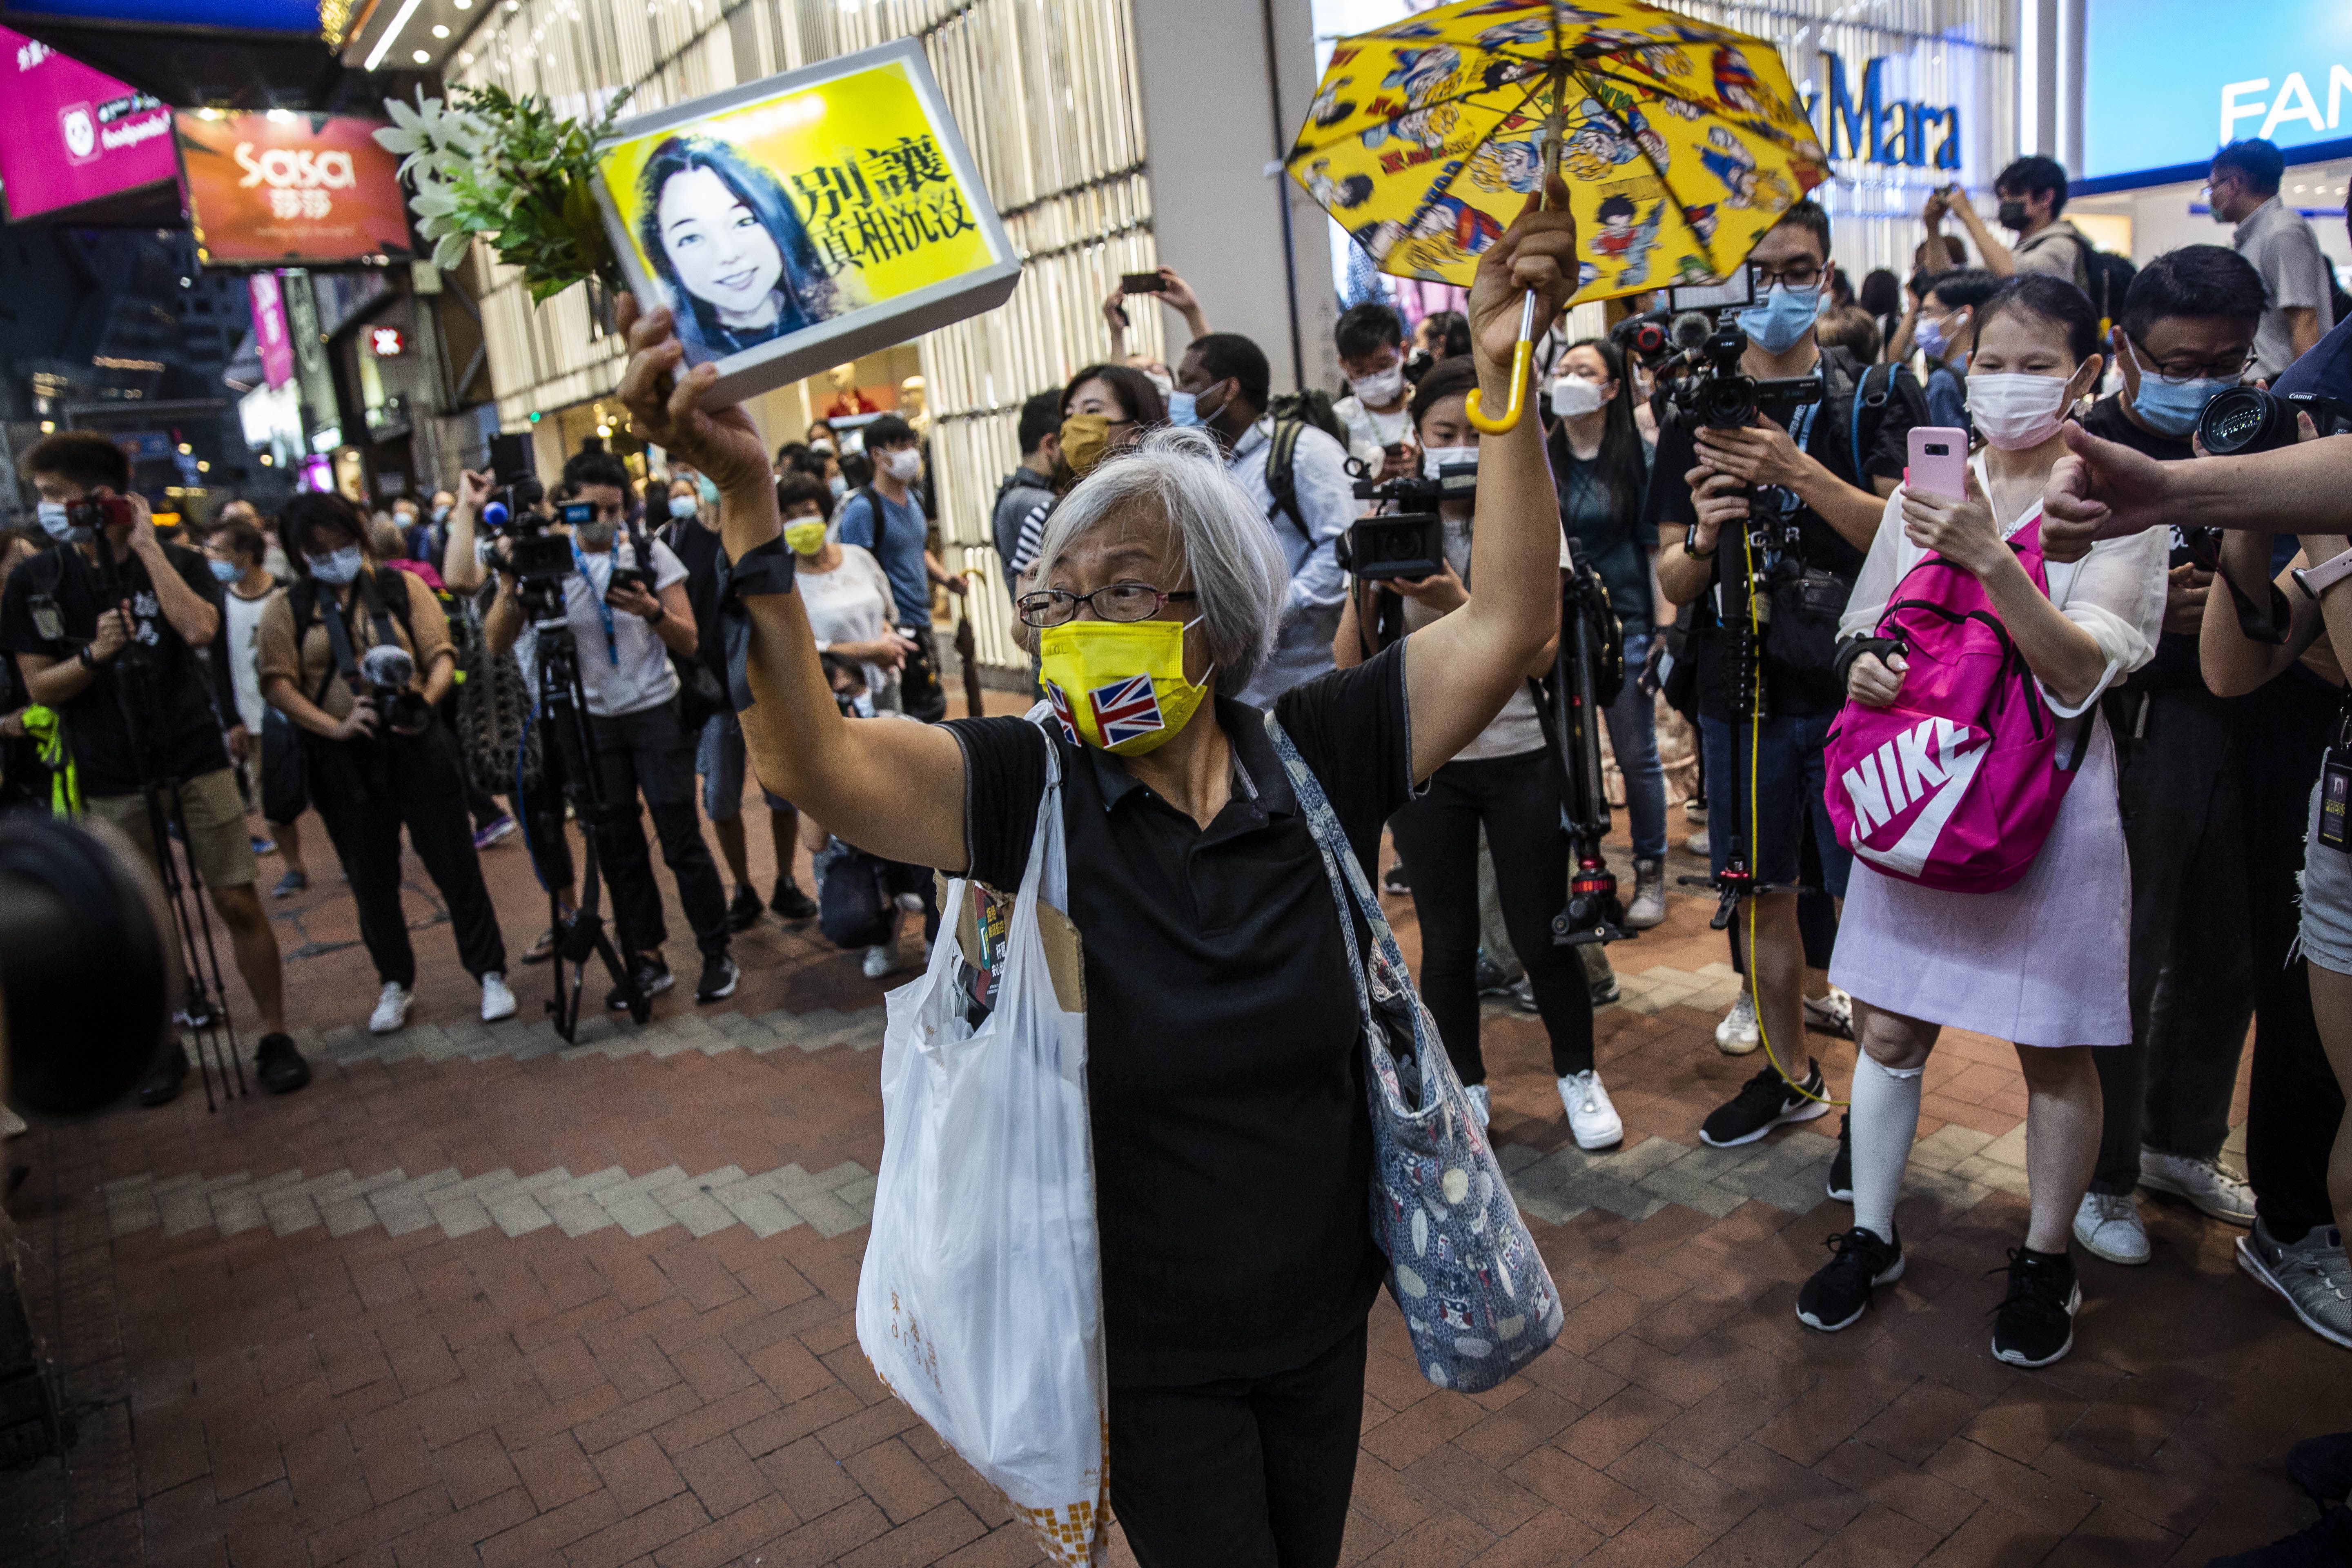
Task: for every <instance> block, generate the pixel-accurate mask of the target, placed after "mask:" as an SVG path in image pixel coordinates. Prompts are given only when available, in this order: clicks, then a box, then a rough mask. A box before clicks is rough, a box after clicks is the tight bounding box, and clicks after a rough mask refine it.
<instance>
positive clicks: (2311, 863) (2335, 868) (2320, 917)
mask: <svg viewBox="0 0 2352 1568" xmlns="http://www.w3.org/2000/svg"><path fill="white" fill-rule="evenodd" d="M2319 790H2320V786H2319V785H2318V784H2314V785H2312V786H2311V817H2310V821H2309V824H2308V827H2307V830H2306V831H2305V834H2304V838H2303V956H2304V957H2305V958H2307V959H2309V960H2310V961H2311V962H2312V963H2315V964H2317V965H2319V967H2320V968H2322V969H2326V970H2331V971H2333V972H2334V973H2337V974H2352V854H2347V853H2346V852H2345V851H2343V850H2341V849H2330V848H2329V847H2327V846H2326V845H2325V844H2322V843H2321V842H2320V841H2319Z"/></svg>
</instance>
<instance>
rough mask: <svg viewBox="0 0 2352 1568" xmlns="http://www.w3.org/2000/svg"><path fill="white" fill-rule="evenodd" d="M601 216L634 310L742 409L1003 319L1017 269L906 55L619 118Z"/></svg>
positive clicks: (882, 51) (886, 48)
mask: <svg viewBox="0 0 2352 1568" xmlns="http://www.w3.org/2000/svg"><path fill="white" fill-rule="evenodd" d="M596 172H597V176H598V177H597V187H596V195H597V199H598V201H599V202H600V203H601V204H602V205H603V206H604V221H605V224H606V226H608V227H609V228H610V230H611V232H612V237H613V249H614V253H615V254H616V255H617V256H618V257H619V258H620V261H621V268H622V270H623V271H624V272H625V274H626V275H627V277H628V279H629V286H630V288H631V289H632V290H633V291H634V292H635V295H636V297H637V300H638V302H639V303H640V304H642V305H643V306H645V307H646V308H647V309H652V308H654V307H656V306H662V305H666V306H667V307H669V309H670V310H671V312H672V314H673V315H674V316H675V317H676V318H677V333H678V339H679V341H680V342H683V343H684V344H685V345H686V357H687V363H689V364H701V363H706V362H716V363H717V364H718V366H719V380H718V382H717V384H715V385H714V386H713V388H712V390H711V392H710V394H709V399H708V401H709V402H710V403H711V404H713V405H719V404H727V403H734V402H739V401H740V400H741V399H743V398H745V397H748V396H751V395H753V394H756V393H760V392H764V391H766V390H768V389H769V388H771V387H774V386H781V385H782V384H785V383H786V382H790V381H796V380H798V379H799V378H801V377H802V376H804V375H807V374H811V373H813V372H814V371H818V370H821V369H824V367H826V366H828V365H835V364H840V363H843V362H844V361H846V360H851V359H855V358H856V357H857V356H858V355H859V354H862V353H870V352H871V351H873V350H875V349H878V348H883V347H887V345H889V344H891V343H897V342H905V341H906V340H907V339H908V338H911V337H914V336H917V335H918V334H919V333H922V332H927V331H931V330H932V329H934V328H936V327H941V326H945V325H947V324H948V323H949V322H950V321H961V320H962V319H963V318H964V317H967V316H972V315H977V314H979V313H980V312H981V311H982V310H992V309H994V308H995V307H996V306H998V305H1000V304H1003V302H1004V300H1005V299H1006V297H1007V296H1009V295H1010V294H1011V293H1012V292H1013V284H1014V283H1016V282H1017V281H1019V279H1020V276H1021V261H1020V258H1018V257H1017V256H1015V255H1014V254H1013V247H1012V243H1011V242H1010V241H1009V240H1007V239H1006V237H1005V235H1004V227H1003V224H1001V223H1000V222H999V221H998V220H997V216H996V209H995V207H994V206H993V205H991V204H990V202H989V199H988V192H987V189H986V187H985V186H983V185H982V184H981V181H980V175H979V174H978V172H977V171H976V170H975V169H974V168H973V167H972V163H971V155H970V153H967V152H966V151H965V149H964V144H963V138H962V136H961V134H959V133H958V132H957V130H956V124H955V121H954V119H953V118H952V117H951V116H950V114H949V113H948V110H947V106H946V104H945V103H944V102H943V101H942V100H941V99H940V90H939V84H938V83H937V82H936V81H935V80H934V79H932V76H931V71H930V66H929V63H928V62H927V61H926V60H925V59H924V58H923V51H922V47H921V46H920V45H919V44H918V43H917V42H915V41H914V40H912V39H902V40H900V41H898V42H896V43H891V44H885V45H883V46H881V47H877V48H871V49H866V50H862V51H860V52H859V53H856V54H854V55H844V56H841V57H840V58H835V59H830V60H826V61H824V62H823V63H822V64H819V65H814V66H810V67H807V68H803V69H801V70H796V71H787V72H785V73H784V74H782V75H781V76H772V77H769V78H767V79H764V80H761V81H756V82H750V83H747V84H745V85H743V86H740V87H734V88H730V89H727V90H726V91H724V92H717V93H712V94H710V95H709V96H708V97H704V98H698V99H695V100H691V101H689V102H687V103H681V104H677V105H675V106H673V107H671V108H668V109H665V110H658V111H657V112H655V113H651V114H646V115H641V116H638V117H637V118H635V119H632V120H627V121H622V122H621V123H619V124H617V125H615V126H614V128H613V131H612V133H611V134H610V135H609V136H608V137H606V138H605V140H604V142H601V143H600V144H599V145H598V147H597V150H596Z"/></svg>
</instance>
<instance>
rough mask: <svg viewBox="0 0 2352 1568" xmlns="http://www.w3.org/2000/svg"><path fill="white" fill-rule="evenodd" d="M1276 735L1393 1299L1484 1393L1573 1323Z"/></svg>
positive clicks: (1302, 774)
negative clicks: (1331, 926) (1318, 860)
mask: <svg viewBox="0 0 2352 1568" xmlns="http://www.w3.org/2000/svg"><path fill="white" fill-rule="evenodd" d="M1265 732H1266V735H1267V736H1268V738H1270V739H1271V740H1272V741H1273V742H1274V750H1275V754H1276V756H1279V757H1280V758H1281V759H1282V765H1283V769H1284V771H1285V772H1286V773H1289V775H1290V787H1291V789H1292V791H1293V792H1294V793H1295V794H1297V797H1298V803H1299V805H1301V806H1303V807H1304V808H1305V809H1306V813H1307V829H1308V831H1309V832H1311V833H1312V834H1313V835H1314V836H1315V847H1316V848H1317V849H1318V850H1320V851H1321V852H1322V855H1323V869H1324V872H1325V874H1326V875H1328V877H1329V878H1330V880H1331V897H1332V900H1333V901H1334V902H1335V903H1336V905H1337V906H1338V913H1339V925H1340V928H1341V930H1342V931H1343V932H1344V933H1345V934H1346V937H1347V943H1348V951H1349V955H1350V962H1349V966H1348V971H1349V974H1350V975H1351V976H1352V977H1353V978H1354V980H1355V982H1356V1003H1357V1005H1358V1006H1359V1007H1360V1009H1361V1010H1362V1012H1363V1020H1364V1045H1365V1048H1366V1050H1367V1051H1368V1052H1369V1054H1370V1058H1371V1071H1370V1073H1368V1074H1366V1075H1365V1082H1364V1089H1365V1093H1366V1095H1367V1097H1368V1098H1369V1099H1370V1101H1371V1113H1372V1184H1371V1194H1370V1198H1371V1210H1372V1235H1373V1236H1374V1237H1375V1238H1377V1239H1378V1240H1379V1242H1380V1244H1381V1251H1382V1252H1385V1253H1386V1254H1388V1259H1389V1270H1388V1282H1389V1294H1391V1296H1393V1297H1395V1298H1396V1304H1397V1306H1398V1308H1399V1309H1400V1310H1402V1312H1403V1313H1404V1321H1405V1327H1406V1329H1407V1330H1409V1331H1411V1332H1412V1349H1413V1359H1414V1360H1416V1361H1417V1362H1419V1363H1421V1371H1422V1375H1423V1376H1424V1377H1426V1378H1428V1379H1429V1381H1430V1382H1432V1383H1433V1384H1437V1385H1438V1386H1439V1387H1440V1388H1453V1389H1458V1390H1460V1391H1462V1392H1463V1393H1465V1394H1475V1393H1478V1392H1479V1391H1480V1390H1482V1389H1488V1388H1492V1387H1494V1386H1495V1385H1496V1384H1499V1383H1501V1382H1502V1381H1504V1380H1505V1379H1506V1378H1507V1377H1509V1376H1510V1375H1511V1374H1512V1373H1515V1372H1517V1371H1518V1370H1519V1368H1521V1367H1523V1366H1525V1365H1526V1364H1527V1363H1529V1362H1531V1361H1533V1360H1535V1358H1536V1357H1538V1356H1539V1355H1541V1354H1542V1353H1543V1352H1545V1351H1546V1350H1548V1349H1549V1348H1550V1346H1551V1342H1553V1341H1554V1340H1556V1339H1558V1338H1559V1330H1560V1324H1561V1323H1562V1321H1565V1318H1566V1314H1565V1312H1564V1311H1563V1310H1562V1309H1561V1307H1560V1301H1559V1290H1558V1289H1555V1288H1554V1286H1553V1285H1552V1282H1551V1271H1550V1270H1549V1268H1545V1267H1544V1260H1543V1258H1542V1255H1541V1254H1539V1253H1538V1252H1537V1251H1536V1244H1535V1238H1534V1237H1531V1236H1529V1235H1528V1227H1527V1222H1526V1221H1524V1220H1522V1219H1521V1218H1520V1217H1519V1206H1518V1205H1517V1203H1516V1202H1515V1201H1514V1200H1513V1199H1512V1197H1511V1189H1510V1188H1509V1186H1508V1185H1507V1184H1505V1182H1504V1180H1503V1168H1502V1166H1501V1165H1500V1164H1498V1163H1496V1160H1495V1151H1494V1148H1493V1146H1492V1145H1490V1144H1489V1143H1488V1142H1486V1132H1485V1131H1484V1129H1482V1128H1480V1127H1479V1125H1478V1121H1477V1118H1476V1117H1475V1116H1473V1115H1472V1114H1471V1112H1470V1102H1469V1098H1468V1096H1466V1095H1465V1094H1464V1093H1463V1091H1462V1082H1461V1080H1460V1079H1457V1078H1455V1077H1454V1064H1453V1062H1452V1061H1451V1060H1449V1059H1448V1058H1447V1057H1446V1055H1445V1047H1444V1045H1443V1044H1442V1043H1441V1042H1440V1041H1439V1039H1438V1036H1437V1024H1436V1021H1435V1020H1434V1019H1433V1018H1431V1017H1430V1016H1429V1009H1428V1008H1427V1007H1424V1006H1423V1005H1422V1001H1421V995H1420V994H1419V993H1418V992H1416V991H1415V990H1414V989H1413V984H1412V973H1411V972H1410V971H1408V970H1407V969H1406V968H1405V963H1404V954H1403V953H1402V952H1400V951H1399V950H1398V948H1397V942H1396V933H1395V932H1394V931H1391V930H1390V929H1389V922H1388V917H1387V916H1386V915H1384V914H1382V913H1381V904H1380V900H1378V899H1377V898H1375V897H1374V896H1373V895H1372V890H1371V888H1370V886H1369V885H1368V884H1367V883H1366V882H1365V880H1364V868H1362V867H1361V866H1360V865H1359V864H1357V861H1356V856H1355V852H1354V851H1353V850H1352V849H1351V848H1349V845H1348V839H1347V836H1346V834H1345V833H1344V832H1343V831H1342V830H1341V828H1340V826H1339V817H1338V816H1335V815H1334V814H1333V813H1332V810H1331V803H1330V801H1329V800H1328V798H1326V796H1325V795H1324V794H1323V786H1322V784H1320V783H1319V782H1318V780H1317V779H1316V777H1315V774H1314V773H1313V772H1312V771H1310V770H1309V769H1308V768H1307V763H1306V760H1305V759H1304V758H1302V757H1300V756H1299V754H1298V748H1297V747H1296V746H1294V745H1293V744H1291V741H1290V737H1289V736H1288V735H1286V734H1285V733H1284V732H1283V729H1282V726H1281V725H1280V724H1279V723H1277V722H1276V721H1275V717H1274V715H1273V714H1271V713H1268V714H1267V715H1266V716H1265ZM1351 907H1352V909H1353V910H1354V911H1355V913H1356V914H1357V915H1358V916H1360V917H1361V918H1362V920H1363V921H1364V924H1365V925H1366V926H1367V927H1368V928H1369V929H1370V932H1371V950H1370V952H1369V953H1368V954H1367V953H1364V952H1363V951H1362V949H1360V947H1359V946H1358V944H1357V942H1356V931H1355V921H1354V920H1353V919H1351V918H1350V917H1349V910H1350V908H1351Z"/></svg>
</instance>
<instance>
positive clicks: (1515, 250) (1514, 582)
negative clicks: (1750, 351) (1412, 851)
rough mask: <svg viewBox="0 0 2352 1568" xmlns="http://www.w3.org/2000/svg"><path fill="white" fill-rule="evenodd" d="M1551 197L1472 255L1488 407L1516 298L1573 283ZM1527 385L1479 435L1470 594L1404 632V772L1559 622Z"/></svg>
mask: <svg viewBox="0 0 2352 1568" xmlns="http://www.w3.org/2000/svg"><path fill="white" fill-rule="evenodd" d="M1551 202H1552V205H1551V207H1550V209H1549V211H1545V212H1538V211H1537V210H1536V204H1535V198H1534V197H1533V196H1530V197H1528V205H1527V207H1526V209H1525V210H1524V211H1522V212H1521V213H1520V214H1519V216H1518V219H1517V221H1516V222H1515V223H1513V224H1512V225H1511V226H1510V227H1509V228H1508V229H1507V230H1506V231H1505V232H1504V235H1503V237H1502V238H1500V239H1498V240H1496V242H1495V244H1494V245H1493V246H1491V247H1488V249H1487V251H1486V255H1485V256H1483V257H1481V258H1479V262H1478V272H1477V276H1476V277H1475V279H1473V280H1472V283H1471V286H1470V311H1469V314H1470V337H1471V353H1473V355H1475V358H1476V361H1477V365H1478V400H1479V404H1480V405H1481V406H1482V407H1484V408H1486V409H1489V410H1496V411H1499V410H1500V409H1502V408H1503V407H1504V406H1505V405H1507V404H1508V403H1509V402H1510V398H1511V352H1512V349H1513V347H1514V345H1516V344H1517V341H1518V332H1519V310H1520V300H1521V299H1522V297H1523V295H1524V294H1525V292H1526V290H1528V289H1535V290H1536V294H1537V301H1536V320H1537V324H1538V327H1541V326H1543V325H1545V324H1547V323H1549V322H1550V321H1552V320H1553V319H1554V318H1556V317H1557V316H1558V315H1559V312H1560V310H1561V309H1562V308H1563V307H1564V306H1565V305H1566V304H1567V302H1568V297H1569V296H1570V294H1571V293H1573V292H1575V282H1574V279H1575V278H1576V257H1575V251H1576V221H1575V219H1573V218H1571V217H1570V216H1569V214H1568V189H1567V187H1566V186H1565V185H1564V184H1561V183H1560V182H1559V180H1558V179H1556V178H1555V179H1554V180H1553V181H1552V184H1551ZM1535 400H1536V389H1535V388H1534V387H1533V386H1529V387H1528V388H1526V389H1525V403H1526V412H1525V413H1524V414H1523V415H1522V416H1521V417H1520V419H1519V422H1518V424H1517V426H1513V427H1512V428H1511V429H1510V430H1508V431H1506V432H1505V433H1503V434H1502V435H1499V436H1486V437H1482V438H1481V440H1480V441H1479V444H1478V493H1477V500H1476V503H1475V506H1476V512H1475V515H1476V517H1477V520H1478V524H1477V527H1476V528H1475V529H1474V530H1473V531H1472V535H1471V544H1470V581H1472V582H1473V583H1475V584H1477V585H1478V586H1477V592H1475V594H1473V595H1471V597H1470V602H1469V603H1468V604H1466V605H1463V606H1462V607H1461V608H1460V609H1458V610H1455V611H1454V612H1453V613H1452V614H1450V615H1447V616H1444V618H1443V619H1441V620H1439V621H1437V622H1436V623H1434V624H1433V625H1432V626H1426V627H1424V628H1423V629H1422V630H1421V631H1419V632H1416V633H1415V634H1413V636H1412V637H1408V638H1406V639H1405V645H1404V648H1405V653H1404V659H1405V665H1404V673H1405V691H1406V697H1407V700H1408V701H1409V702H1410V703H1411V706H1412V716H1413V724H1412V772H1413V777H1414V778H1416V779H1423V778H1427V777H1428V776H1429V775H1430V774H1431V773H1435V772H1436V771H1437V769H1438V768H1439V767H1440V766H1441V765H1442V764H1444V763H1446V762H1447V761H1449V760H1450V759H1451V758H1452V757H1453V756H1454V753H1455V752H1458V751H1460V750H1461V749H1462V748H1463V747H1464V746H1466V745H1468V744H1469V743H1470V742H1471V741H1472V740H1474V739H1475V738H1476V736H1477V734H1478V732H1479V731H1481V730H1484V729H1485V728H1486V725H1487V722H1488V721H1491V720H1492V719H1493V718H1494V717H1495V715H1496V713H1499V712H1501V711H1502V708H1503V704H1504V703H1505V702H1507V701H1508V700H1510V696H1511V693H1512V692H1514V691H1516V690H1517V689H1518V686H1519V682H1520V681H1521V680H1522V679H1525V677H1526V672H1527V670H1528V666H1529V664H1530V663H1531V662H1532V661H1533V660H1534V658H1536V656H1537V655H1538V653H1540V652H1541V651H1542V649H1543V646H1544V644H1545V643H1546V642H1547V641H1548V640H1549V638H1550V637H1552V636H1553V634H1554V633H1556V632H1557V631H1558V630H1559V529H1560V524H1559V494H1558V492H1557V491H1556V490H1554V489H1553V488H1552V480H1551V464H1550V462H1549V460H1548V459H1547V458H1545V456H1544V444H1543V426H1542V422H1541V421H1540V420H1538V418H1537V417H1536V416H1535Z"/></svg>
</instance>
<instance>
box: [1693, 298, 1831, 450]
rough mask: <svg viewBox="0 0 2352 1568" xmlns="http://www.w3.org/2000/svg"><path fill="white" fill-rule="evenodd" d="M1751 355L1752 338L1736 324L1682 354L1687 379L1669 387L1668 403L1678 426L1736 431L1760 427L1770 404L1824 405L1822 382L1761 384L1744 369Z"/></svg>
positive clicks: (1793, 379)
mask: <svg viewBox="0 0 2352 1568" xmlns="http://www.w3.org/2000/svg"><path fill="white" fill-rule="evenodd" d="M1746 353H1748V333H1747V332H1746V331H1743V330H1742V329H1741V328H1740V327H1739V325H1738V323H1737V322H1733V321H1717V323H1716V324H1715V326H1714V328H1713V330H1712V331H1709V332H1708V333H1707V335H1706V337H1705V338H1704V339H1702V340H1701V341H1700V342H1698V343H1696V345H1694V346H1692V347H1690V348H1687V349H1685V350H1684V351H1683V353H1682V354H1681V356H1680V359H1681V363H1682V365H1683V374H1681V375H1680V376H1678V377H1676V378H1675V380H1674V381H1672V382H1671V383H1668V384H1666V403H1667V406H1668V408H1669V409H1670V410H1671V411H1672V417H1673V419H1674V422H1675V425H1677V426H1680V427H1681V428H1683V429H1685V430H1696V429H1699V428H1701V427H1705V428H1706V429H1710V430H1737V429H1740V428H1743V427H1745V426H1750V425H1753V424H1755V423H1756V416H1757V413H1758V411H1759V408H1761V406H1762V405H1764V404H1765V403H1767V402H1770V403H1773V404H1776V405H1790V406H1794V405H1801V404H1807V403H1819V402H1820V401H1821V399H1822V383H1821V378H1820V377H1819V376H1812V375H1790V376H1780V377H1777V378H1770V379H1766V380H1759V379H1757V378H1756V377H1755V376H1752V375H1749V374H1748V373H1747V372H1746V371H1744V370H1742V369H1740V367H1739V362H1740V359H1741V357H1742V356H1743V355H1745V354H1746Z"/></svg>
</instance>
